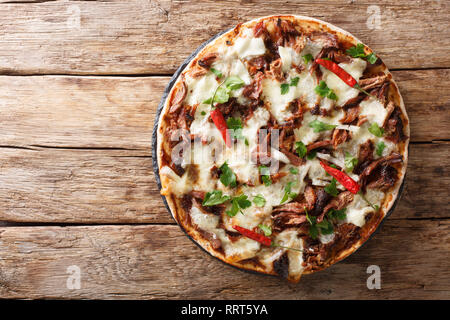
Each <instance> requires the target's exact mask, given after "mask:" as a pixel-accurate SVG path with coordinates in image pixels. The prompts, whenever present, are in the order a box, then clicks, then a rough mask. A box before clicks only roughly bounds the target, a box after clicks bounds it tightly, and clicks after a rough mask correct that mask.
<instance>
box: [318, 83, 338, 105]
mask: <svg viewBox="0 0 450 320" xmlns="http://www.w3.org/2000/svg"><path fill="white" fill-rule="evenodd" d="M314 91H316V93H317V94H318V95H320V96H321V97H322V98H324V97H327V98H329V99H331V100H337V99H338V97H337V96H336V94H335V93H334V91H333V90H331V89H330V88H328V86H327V84H326V83H325V81H323V80H321V81H320V82H319V84H318V85H317V87H316V88H315V89H314Z"/></svg>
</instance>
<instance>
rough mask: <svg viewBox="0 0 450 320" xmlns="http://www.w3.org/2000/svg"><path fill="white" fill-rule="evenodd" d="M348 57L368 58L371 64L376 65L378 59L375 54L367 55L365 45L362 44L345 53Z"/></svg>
mask: <svg viewBox="0 0 450 320" xmlns="http://www.w3.org/2000/svg"><path fill="white" fill-rule="evenodd" d="M345 52H346V53H347V54H348V55H350V56H352V57H353V58H366V59H367V61H368V62H369V63H370V64H374V63H375V62H377V60H378V58H377V56H376V55H375V53H373V52H372V53H370V54H366V53H365V52H364V45H363V44H362V43H358V44H357V45H356V47H351V48H350V49H347V50H346V51H345Z"/></svg>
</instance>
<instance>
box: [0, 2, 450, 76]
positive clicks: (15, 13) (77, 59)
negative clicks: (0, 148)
mask: <svg viewBox="0 0 450 320" xmlns="http://www.w3.org/2000/svg"><path fill="white" fill-rule="evenodd" d="M448 5H449V2H448V1H443V0H442V1H435V0H428V1H420V2H414V3H411V2H410V1H407V0H389V1H383V2H382V3H378V2H377V3H376V4H375V5H374V3H373V2H361V1H348V2H346V3H343V2H342V1H338V0H330V1H314V2H313V3H312V2H310V1H285V2H283V4H282V5H280V2H279V1H277V0H253V1H169V0H158V1H147V0H133V1H126V2H123V1H108V2H103V1H77V2H69V1H48V2H42V3H41V2H40V1H39V2H37V1H36V2H33V3H26V2H24V1H18V2H17V3H11V1H6V0H1V1H0V48H1V54H0V56H1V57H0V72H2V73H10V74H169V73H172V72H173V71H174V70H175V69H176V68H177V66H178V65H179V64H180V63H181V62H182V61H183V60H184V59H185V58H186V57H187V56H188V55H189V54H190V53H191V52H192V51H193V50H194V49H195V48H196V47H197V46H199V45H200V44H201V43H202V42H204V41H205V40H207V39H209V38H210V37H211V36H213V35H215V34H217V33H218V32H220V31H222V30H226V29H228V28H230V27H233V26H235V25H236V24H237V23H239V22H244V21H247V20H249V19H253V18H256V17H260V16H266V15H271V14H275V13H280V9H281V10H282V12H284V13H287V14H302V15H306V16H311V17H315V18H319V19H323V20H325V21H328V22H330V23H333V24H335V25H337V26H339V27H341V28H344V29H346V30H348V31H349V32H351V33H353V34H354V35H355V36H356V37H358V38H360V39H361V41H363V42H365V43H367V44H368V45H369V46H370V47H371V48H372V49H373V50H375V51H376V52H377V53H378V54H379V55H380V57H381V58H382V59H383V60H384V61H385V62H386V63H387V65H388V66H389V67H390V68H436V67H449V66H450V57H449V55H448V54H447V52H448V51H449V49H450V30H449V28H446V27H445V26H447V24H448V21H449V18H450V10H449V6H448ZM377 21H379V23H378V22H377ZM424 35H426V36H424ZM436 46H438V47H439V50H430V48H436Z"/></svg>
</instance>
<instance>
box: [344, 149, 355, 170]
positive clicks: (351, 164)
mask: <svg viewBox="0 0 450 320" xmlns="http://www.w3.org/2000/svg"><path fill="white" fill-rule="evenodd" d="M344 163H345V168H346V169H347V171H349V172H352V171H353V168H355V166H356V165H357V164H358V158H355V157H353V156H352V155H351V154H350V153H349V152H347V151H345V160H344Z"/></svg>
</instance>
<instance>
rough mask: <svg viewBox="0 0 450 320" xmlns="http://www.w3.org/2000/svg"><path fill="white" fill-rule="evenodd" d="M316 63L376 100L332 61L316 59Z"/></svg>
mask: <svg viewBox="0 0 450 320" xmlns="http://www.w3.org/2000/svg"><path fill="white" fill-rule="evenodd" d="M316 63H317V64H320V65H321V66H323V67H325V68H327V69H328V70H330V71H331V72H333V73H334V74H335V75H337V76H338V77H339V78H341V80H342V81H344V82H345V83H346V84H347V85H349V86H350V87H352V88H355V89H358V90H359V91H361V92H363V93H365V94H367V95H368V96H370V97H372V98H374V99H376V98H375V97H374V96H373V95H371V94H370V93H368V92H367V91H366V90H363V89H362V88H361V87H360V86H359V84H358V82H357V81H356V80H355V78H353V77H352V76H351V75H350V74H349V73H348V72H347V71H345V70H344V69H342V68H341V67H339V65H338V64H336V63H334V62H333V61H331V60H324V59H316Z"/></svg>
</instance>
